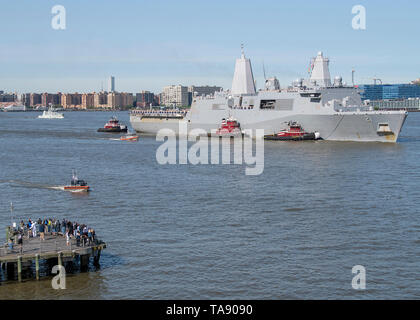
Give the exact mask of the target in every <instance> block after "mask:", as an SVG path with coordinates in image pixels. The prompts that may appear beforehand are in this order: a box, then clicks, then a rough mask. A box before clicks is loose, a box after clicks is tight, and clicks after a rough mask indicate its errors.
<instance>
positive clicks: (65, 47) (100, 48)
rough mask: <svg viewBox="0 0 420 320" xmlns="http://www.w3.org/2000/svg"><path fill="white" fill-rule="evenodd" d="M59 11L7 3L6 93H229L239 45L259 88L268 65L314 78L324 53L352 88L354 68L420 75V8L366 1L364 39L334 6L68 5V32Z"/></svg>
mask: <svg viewBox="0 0 420 320" xmlns="http://www.w3.org/2000/svg"><path fill="white" fill-rule="evenodd" d="M56 4H57V3H56V2H55V1H45V2H42V3H33V2H30V1H22V2H19V4H17V3H13V2H6V1H2V2H1V6H2V11H1V12H0V25H1V27H2V29H3V35H2V37H3V40H2V43H1V44H0V48H1V50H0V70H1V71H0V90H4V91H5V92H59V91H61V92H93V91H96V92H99V91H100V90H101V86H104V87H107V86H106V85H107V82H106V79H107V78H108V77H109V76H110V75H113V76H115V78H116V79H117V80H116V81H117V85H116V87H117V89H118V91H121V92H133V93H134V92H138V91H139V90H149V91H152V92H160V91H161V90H162V88H163V87H165V86H167V85H171V84H182V85H192V84H194V85H217V86H221V87H224V88H230V87H231V83H232V77H233V72H234V62H235V59H236V58H237V57H239V56H240V44H241V43H244V44H245V54H246V56H247V57H249V58H250V59H251V61H252V65H253V70H254V74H255V79H256V81H257V88H261V87H262V86H263V84H264V76H263V64H264V65H265V69H266V73H267V76H276V77H277V78H278V79H279V80H280V83H281V86H282V87H285V86H287V85H289V84H290V83H291V82H292V81H293V80H295V79H296V78H300V77H307V69H308V65H309V61H310V59H311V58H312V57H314V56H316V53H317V52H318V51H323V52H324V53H325V55H326V56H327V57H329V58H330V59H331V72H332V74H331V75H332V76H333V77H334V76H336V75H341V76H343V79H344V81H346V82H347V83H351V70H353V69H355V70H356V74H355V80H356V83H358V84H370V83H373V78H380V79H382V80H383V82H384V83H408V82H411V81H413V80H415V79H417V78H419V75H420V61H419V59H418V58H417V57H416V53H417V52H418V49H419V48H418V47H419V44H418V43H416V42H415V41H412V39H415V38H416V35H417V33H418V29H419V27H418V26H417V24H416V21H417V17H416V12H418V9H420V4H419V3H414V2H410V1H407V0H404V1H400V2H399V3H398V4H396V3H387V4H384V3H383V2H381V1H376V0H371V1H363V3H362V4H363V5H364V6H365V7H366V10H367V29H366V30H364V31H357V30H353V29H352V18H353V15H352V13H351V9H352V7H353V6H354V5H356V4H357V3H350V2H345V3H336V2H333V1H330V0H325V1H321V2H316V3H307V2H299V1H298V2H294V3H289V2H285V1H262V2H260V3H258V5H256V4H255V3H253V2H251V1H241V6H237V4H236V3H235V2H229V3H225V2H221V1H213V2H212V3H205V2H193V1H180V2H177V3H172V2H168V1H154V2H148V1H137V2H135V3H133V2H128V1H120V2H118V3H117V2H115V3H104V2H99V1H90V2H88V3H86V2H83V1H79V0H76V1H68V0H64V1H61V2H60V4H61V5H63V6H64V7H65V8H66V21H67V26H66V29H65V30H53V29H52V28H51V18H52V14H51V8H52V6H54V5H56ZM22 5H23V6H24V8H26V10H24V11H22ZM98 6H100V10H98ZM401 6H405V7H406V8H407V10H405V13H404V16H401V15H400V14H398V13H397V12H399V11H398V10H397V9H399V8H400V7H401ZM221 8H223V9H221ZM147 13H148V14H147ZM17 16H18V17H19V19H16V17H17ZM232 19H234V21H235V28H232V27H231V25H232ZM22 20H24V21H25V23H24V24H22V23H21V21H22ZM320 20H322V21H328V23H323V24H319V21H320ZM250 21H252V23H250ZM194 26H200V28H197V27H194ZM302 40H304V41H302Z"/></svg>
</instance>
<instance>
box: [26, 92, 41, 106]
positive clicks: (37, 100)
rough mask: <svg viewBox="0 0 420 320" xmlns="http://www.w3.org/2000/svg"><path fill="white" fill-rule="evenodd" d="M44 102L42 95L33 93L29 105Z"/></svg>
mask: <svg viewBox="0 0 420 320" xmlns="http://www.w3.org/2000/svg"><path fill="white" fill-rule="evenodd" d="M41 103H42V99H41V95H40V94H38V93H31V95H30V97H29V105H30V106H31V107H34V106H36V105H39V104H41Z"/></svg>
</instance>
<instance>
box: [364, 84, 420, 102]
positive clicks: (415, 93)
mask: <svg viewBox="0 0 420 320" xmlns="http://www.w3.org/2000/svg"><path fill="white" fill-rule="evenodd" d="M359 89H361V91H362V92H361V95H362V99H363V100H389V99H408V98H420V85H416V84H383V85H382V84H381V85H375V84H373V85H360V86H359Z"/></svg>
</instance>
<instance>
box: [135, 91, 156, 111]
mask: <svg viewBox="0 0 420 320" xmlns="http://www.w3.org/2000/svg"><path fill="white" fill-rule="evenodd" d="M154 102H155V95H154V93H152V92H150V91H142V92H140V93H136V106H137V107H142V108H145V107H150V106H153V105H154Z"/></svg>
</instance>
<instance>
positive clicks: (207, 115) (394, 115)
mask: <svg viewBox="0 0 420 320" xmlns="http://www.w3.org/2000/svg"><path fill="white" fill-rule="evenodd" d="M407 114H408V113H407V112H406V111H375V110H373V108H371V107H370V106H368V105H364V104H363V102H362V100H361V96H360V91H359V89H358V88H357V87H355V86H354V85H353V86H347V85H346V84H345V83H343V81H342V78H341V77H335V78H334V80H333V81H332V80H331V76H330V71H329V59H328V58H326V57H324V55H323V53H322V52H319V53H318V55H317V57H315V58H313V59H312V63H311V67H310V77H309V79H298V80H296V81H294V82H293V84H292V85H291V86H289V87H287V88H283V89H282V88H281V87H280V83H279V81H278V79H277V78H275V77H273V78H269V79H266V82H265V87H264V89H261V90H259V91H257V90H256V87H255V81H254V76H253V72H252V67H251V61H250V60H249V59H248V58H247V57H245V53H244V52H243V50H242V55H241V57H240V58H239V59H237V60H236V66H235V72H234V77H233V82H232V88H231V90H228V91H221V92H216V93H215V94H214V95H212V96H195V97H193V102H192V106H191V109H190V110H189V111H188V112H186V113H179V112H173V111H172V112H152V111H149V110H135V111H132V112H131V114H130V122H131V125H132V126H133V128H134V129H135V130H136V131H137V132H140V133H150V134H156V133H157V132H158V131H159V130H160V129H164V128H165V129H166V128H167V129H171V130H173V131H175V132H178V129H179V124H180V122H182V123H183V124H185V125H187V128H188V130H192V129H196V128H200V129H203V130H205V131H206V132H208V133H211V132H212V131H213V130H217V128H218V127H219V126H220V123H221V121H222V119H226V118H229V117H234V118H235V119H237V121H238V122H239V123H240V124H241V129H242V130H245V129H252V130H256V129H264V134H265V135H272V134H276V133H278V132H279V131H281V130H285V129H286V128H287V125H288V123H290V122H297V123H299V124H300V125H301V126H302V128H304V129H305V130H306V131H308V132H319V134H320V137H321V138H322V139H324V140H335V141H363V142H368V141H379V142H396V141H397V139H398V136H399V134H400V132H401V128H402V126H403V124H404V122H405V119H406V117H407Z"/></svg>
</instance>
